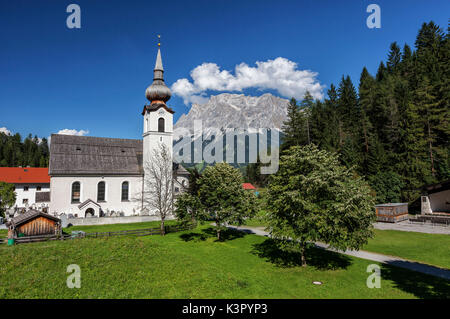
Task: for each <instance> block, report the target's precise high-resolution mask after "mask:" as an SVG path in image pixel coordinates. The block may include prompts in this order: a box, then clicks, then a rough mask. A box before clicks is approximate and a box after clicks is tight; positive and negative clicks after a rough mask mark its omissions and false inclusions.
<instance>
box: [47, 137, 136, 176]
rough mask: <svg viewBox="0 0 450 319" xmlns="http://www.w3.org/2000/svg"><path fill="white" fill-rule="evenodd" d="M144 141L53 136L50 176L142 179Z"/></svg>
mask: <svg viewBox="0 0 450 319" xmlns="http://www.w3.org/2000/svg"><path fill="white" fill-rule="evenodd" d="M142 149H143V148H142V140H131V139H120V138H103V137H90V136H74V135H59V134H52V136H51V143H50V163H49V175H51V176H54V175H90V174H91V175H142V174H143V169H142Z"/></svg>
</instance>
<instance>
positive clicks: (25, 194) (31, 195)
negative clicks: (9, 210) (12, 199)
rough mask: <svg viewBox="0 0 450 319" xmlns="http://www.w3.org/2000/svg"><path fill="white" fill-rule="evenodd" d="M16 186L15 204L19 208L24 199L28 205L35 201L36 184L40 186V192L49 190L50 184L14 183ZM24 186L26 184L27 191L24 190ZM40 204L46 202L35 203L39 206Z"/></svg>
mask: <svg viewBox="0 0 450 319" xmlns="http://www.w3.org/2000/svg"><path fill="white" fill-rule="evenodd" d="M14 186H15V187H16V204H15V205H14V206H17V207H19V208H24V207H25V204H24V203H23V200H24V199H28V206H31V205H33V204H34V203H35V200H36V191H37V190H36V189H37V187H38V186H40V187H41V191H42V192H48V191H50V184H48V183H47V184H46V183H43V184H14ZM25 186H28V191H25V190H24V189H25ZM42 204H45V205H48V203H37V204H36V205H37V206H41V205H42Z"/></svg>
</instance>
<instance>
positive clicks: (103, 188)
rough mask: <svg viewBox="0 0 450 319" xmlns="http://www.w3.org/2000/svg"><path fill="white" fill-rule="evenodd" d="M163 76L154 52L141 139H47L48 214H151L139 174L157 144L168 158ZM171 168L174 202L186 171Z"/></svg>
mask: <svg viewBox="0 0 450 319" xmlns="http://www.w3.org/2000/svg"><path fill="white" fill-rule="evenodd" d="M163 74H164V69H163V65H162V58H161V51H160V48H159V47H158V54H157V58H156V64H155V69H154V77H153V83H152V84H151V85H150V86H149V87H148V88H147V90H146V92H145V93H146V97H147V99H148V100H149V101H150V103H149V104H148V105H145V106H144V109H143V111H142V116H143V135H142V136H143V138H142V139H139V140H134V139H120V138H101V137H88V136H71V135H70V136H69V135H58V134H53V135H52V136H51V144H50V161H49V175H50V177H51V178H50V196H51V200H50V205H49V212H50V213H56V214H62V213H65V214H67V215H69V216H70V215H72V216H73V217H93V216H95V217H102V216H133V215H148V214H149V213H150V214H152V213H153V212H152V211H151V209H150V208H149V207H145V206H146V204H145V203H144V200H142V198H143V196H144V189H145V185H147V182H148V179H149V178H151V177H150V175H149V174H146V173H145V172H146V169H145V164H146V163H147V161H151V159H152V154H154V151H155V150H157V149H160V147H161V145H164V146H165V147H166V148H167V150H168V151H169V154H170V156H172V144H173V114H174V111H173V110H172V109H171V108H169V107H168V106H167V105H166V102H167V101H168V100H169V99H170V96H171V92H170V89H169V88H168V87H167V86H166V85H165V83H164V77H163ZM170 162H171V163H172V159H171V160H170ZM172 165H173V171H172V173H173V175H174V176H173V180H174V182H173V194H174V197H176V195H177V194H178V193H181V192H182V191H183V189H185V187H187V183H188V172H187V171H186V170H185V169H184V168H183V167H182V166H181V165H179V164H175V163H172ZM150 195H151V194H150Z"/></svg>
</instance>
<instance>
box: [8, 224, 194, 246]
mask: <svg viewBox="0 0 450 319" xmlns="http://www.w3.org/2000/svg"><path fill="white" fill-rule="evenodd" d="M196 226H197V224H195V223H191V224H185V225H169V226H165V227H164V228H165V233H166V234H167V233H175V232H179V231H184V230H190V229H194V228H195V227H196ZM160 234H161V228H160V227H153V228H144V229H133V230H119V231H109V232H91V233H86V232H80V233H76V234H63V235H62V236H59V235H39V236H25V237H18V238H14V242H15V243H16V244H23V243H32V242H38V241H47V240H66V239H76V238H105V237H111V236H149V235H160ZM7 241H8V239H7V238H0V243H6V242H7Z"/></svg>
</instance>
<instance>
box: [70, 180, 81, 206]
mask: <svg viewBox="0 0 450 319" xmlns="http://www.w3.org/2000/svg"><path fill="white" fill-rule="evenodd" d="M80 188H81V187H80V182H74V183H73V184H72V203H79V202H80Z"/></svg>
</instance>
